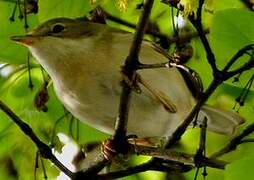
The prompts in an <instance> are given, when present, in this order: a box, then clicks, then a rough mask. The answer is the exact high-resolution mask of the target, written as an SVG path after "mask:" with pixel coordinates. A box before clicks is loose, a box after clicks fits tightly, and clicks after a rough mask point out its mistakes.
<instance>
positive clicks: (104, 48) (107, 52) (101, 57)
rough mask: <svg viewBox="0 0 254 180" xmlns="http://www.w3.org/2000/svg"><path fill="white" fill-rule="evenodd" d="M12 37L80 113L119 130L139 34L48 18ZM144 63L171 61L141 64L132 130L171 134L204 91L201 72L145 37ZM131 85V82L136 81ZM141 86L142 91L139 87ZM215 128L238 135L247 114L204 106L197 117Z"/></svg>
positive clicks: (103, 127)
mask: <svg viewBox="0 0 254 180" xmlns="http://www.w3.org/2000/svg"><path fill="white" fill-rule="evenodd" d="M11 40H13V41H15V42H17V43H18V44H21V45H23V46H26V47H27V48H28V49H29V50H30V52H31V53H32V55H33V56H34V57H35V59H36V60H37V61H38V63H39V64H41V66H42V67H43V68H44V69H45V70H46V71H47V73H48V74H49V76H50V77H51V79H52V82H53V86H54V90H55V93H56V95H57V97H58V99H59V100H60V102H61V103H62V104H63V105H64V106H65V108H66V109H67V110H68V111H70V112H71V113H72V114H73V115H74V116H75V117H76V118H78V119H79V120H81V121H82V122H84V123H86V124H88V125H89V126H92V127H94V128H96V129H98V130H100V131H102V132H105V133H107V134H113V133H114V127H115V120H116V117H117V114H118V106H119V99H120V94H121V82H122V81H123V80H124V81H125V82H130V84H131V82H132V81H131V80H128V78H126V76H124V75H123V73H122V70H121V67H122V66H123V64H124V60H125V59H126V57H127V55H128V53H129V48H130V46H131V43H132V40H133V34H132V33H130V32H125V31H123V30H119V29H116V28H113V27H109V26H108V25H105V24H99V23H95V22H91V21H87V20H86V21H85V20H83V19H81V18H76V19H71V18H65V17H60V18H55V19H51V20H48V21H46V22H44V23H42V24H41V25H39V26H38V27H37V28H35V29H34V30H32V31H31V32H29V33H28V34H26V35H20V36H12V37H11ZM139 60H140V62H141V63H142V64H155V63H163V62H171V65H170V64H169V65H168V66H167V67H165V68H150V69H139V70H138V71H137V75H136V78H135V79H136V80H135V83H132V84H136V85H134V86H135V87H136V88H133V87H131V88H133V89H134V92H133V93H132V97H131V101H130V109H129V120H128V125H127V133H128V134H134V135H137V136H138V137H167V136H171V135H172V133H173V132H174V131H175V130H176V129H177V127H178V126H179V125H180V124H181V123H182V122H183V121H184V120H185V118H186V117H187V116H188V115H189V114H190V112H191V111H192V109H193V108H194V106H195V105H196V103H197V101H198V94H199V93H200V92H201V91H202V90H201V87H202V82H201V80H200V77H199V76H198V74H197V73H195V71H193V70H191V69H190V68H187V67H186V66H184V65H179V64H177V63H175V62H174V61H172V59H171V58H170V56H169V55H168V54H167V53H166V52H165V51H164V50H162V49H161V48H159V47H157V46H156V45H154V44H153V43H151V42H149V41H145V40H143V42H142V45H141V50H140V53H139ZM130 86H131V85H130ZM135 89H136V90H135ZM204 117H206V118H207V128H208V130H211V131H213V132H215V133H219V134H225V135H232V134H234V132H235V130H236V129H237V127H238V126H240V125H241V124H242V123H243V122H244V119H243V118H242V117H241V116H239V115H238V114H236V113H233V112H230V111H228V110H224V109H219V108H217V107H215V106H212V105H207V104H205V105H203V106H202V107H201V109H200V111H199V114H198V116H197V121H198V122H202V121H203V119H204Z"/></svg>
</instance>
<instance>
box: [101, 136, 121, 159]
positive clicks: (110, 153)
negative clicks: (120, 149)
mask: <svg viewBox="0 0 254 180" xmlns="http://www.w3.org/2000/svg"><path fill="white" fill-rule="evenodd" d="M101 151H102V154H103V155H104V157H105V159H107V160H108V161H111V160H112V159H113V158H114V156H115V155H116V154H117V151H116V150H115V149H114V144H113V140H111V139H106V140H105V141H103V142H102V147H101Z"/></svg>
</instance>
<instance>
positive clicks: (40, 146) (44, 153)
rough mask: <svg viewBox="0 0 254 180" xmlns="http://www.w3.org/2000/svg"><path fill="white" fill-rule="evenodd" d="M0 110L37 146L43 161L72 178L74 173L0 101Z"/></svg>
mask: <svg viewBox="0 0 254 180" xmlns="http://www.w3.org/2000/svg"><path fill="white" fill-rule="evenodd" d="M0 109H1V110H2V111H3V112H4V113H5V114H6V115H8V116H9V117H10V119H11V120H12V121H13V122H14V123H15V124H16V125H17V126H18V127H19V128H20V129H21V131H22V132H23V133H25V134H26V135H27V136H28V137H29V138H30V139H31V140H32V141H33V142H34V143H35V144H36V146H37V148H38V149H39V151H40V153H41V155H42V156H43V158H45V159H49V160H50V161H51V162H52V163H53V164H55V165H56V166H57V167H58V168H59V169H60V170H61V171H63V172H64V173H65V174H66V175H67V176H69V177H74V173H73V172H71V171H70V170H69V169H67V168H66V167H65V166H64V165H63V164H62V163H61V162H60V161H59V160H58V159H57V158H56V157H55V156H54V154H53V153H52V151H51V149H50V147H49V146H48V145H47V144H45V143H43V142H42V141H41V140H40V139H39V138H38V137H37V136H36V134H35V133H34V132H33V130H32V128H31V127H30V126H29V125H28V124H27V123H25V122H24V121H23V120H22V119H21V118H19V117H18V116H17V115H16V114H15V113H14V112H13V111H12V110H11V109H10V108H9V107H8V106H6V105H5V104H4V103H3V102H2V101H0Z"/></svg>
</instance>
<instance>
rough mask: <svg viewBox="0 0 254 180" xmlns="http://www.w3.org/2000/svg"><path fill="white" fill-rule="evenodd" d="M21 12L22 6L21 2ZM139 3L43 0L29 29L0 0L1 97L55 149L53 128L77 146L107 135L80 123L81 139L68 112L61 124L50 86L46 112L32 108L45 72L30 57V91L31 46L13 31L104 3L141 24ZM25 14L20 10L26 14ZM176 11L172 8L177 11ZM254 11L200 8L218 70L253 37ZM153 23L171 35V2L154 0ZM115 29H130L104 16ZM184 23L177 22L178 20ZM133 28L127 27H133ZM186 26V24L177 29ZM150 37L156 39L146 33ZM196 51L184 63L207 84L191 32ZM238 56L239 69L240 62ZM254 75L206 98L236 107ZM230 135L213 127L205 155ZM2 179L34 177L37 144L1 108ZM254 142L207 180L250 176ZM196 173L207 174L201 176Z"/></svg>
mask: <svg viewBox="0 0 254 180" xmlns="http://www.w3.org/2000/svg"><path fill="white" fill-rule="evenodd" d="M20 2H21V7H20V8H21V11H23V10H22V9H24V8H23V4H22V2H23V1H21V0H20ZM139 3H141V1H137V0H129V1H128V0H112V1H110V0H100V1H99V0H98V1H95V0H94V1H88V0H87V1H84V0H72V1H69V0H61V1H56V0H55V1H52V0H40V1H39V2H38V7H39V10H38V13H36V14H33V13H31V14H29V15H28V16H27V21H28V25H29V28H28V29H27V30H26V29H25V28H24V18H23V19H19V15H20V13H19V11H18V6H17V7H16V13H15V15H14V17H15V21H13V22H11V21H10V20H9V18H10V17H11V16H12V14H13V10H14V8H15V6H16V5H15V4H16V1H15V0H1V1H0V99H1V100H2V101H4V102H5V103H6V104H7V105H8V106H9V107H11V108H12V109H13V110H14V111H15V112H16V113H17V114H18V115H19V116H20V117H21V118H22V119H23V120H25V121H26V122H27V123H28V124H29V125H30V126H31V127H32V128H33V130H34V131H35V132H36V134H37V135H38V136H39V137H40V138H41V139H42V140H43V141H44V142H45V143H48V144H50V143H54V145H55V147H56V149H58V150H61V147H62V146H63V144H61V143H60V142H59V140H58V139H57V138H54V142H52V134H53V131H54V130H55V131H56V133H57V132H62V133H64V134H66V135H68V136H69V137H72V138H73V139H74V140H75V139H76V142H77V144H85V143H87V142H93V141H97V140H103V139H105V138H106V137H108V135H105V134H103V133H102V132H99V131H97V130H95V129H93V128H91V127H88V126H86V125H85V124H82V123H79V138H78V140H77V136H76V135H75V134H76V129H75V128H76V126H75V125H73V128H72V129H71V128H70V124H71V122H73V124H75V123H77V122H75V121H73V120H71V118H70V117H69V116H68V117H65V118H63V119H62V120H60V121H59V122H58V123H57V126H56V128H54V127H55V125H56V122H57V121H58V120H59V118H60V117H62V116H63V115H64V114H65V111H64V108H63V106H62V105H61V104H60V102H59V101H58V100H57V98H56V96H55V94H54V91H53V87H52V85H49V88H48V93H49V101H48V102H47V109H48V110H47V112H42V111H38V110H37V109H36V108H35V106H34V98H35V96H36V94H37V93H38V91H39V90H40V89H41V87H42V85H43V75H42V71H41V68H40V66H39V65H38V64H37V63H36V61H35V60H34V59H33V58H32V57H31V58H30V61H31V62H30V65H31V80H32V83H33V89H30V88H29V76H28V66H27V56H28V51H27V49H26V48H23V47H21V46H19V45H17V44H15V43H13V42H11V41H10V40H9V37H10V36H13V35H22V34H25V33H26V31H30V30H32V29H33V28H34V27H36V26H37V25H38V24H40V23H42V22H44V21H46V20H48V19H51V18H56V17H73V18H75V17H81V16H84V15H87V14H88V12H89V11H91V10H92V9H93V8H95V7H96V6H97V5H100V6H102V7H103V8H104V9H105V10H106V11H107V12H109V13H111V14H112V15H114V16H115V17H118V18H121V19H124V20H125V21H128V22H131V23H134V24H135V23H136V22H137V20H138V17H139V15H140V12H141V11H140V10H138V9H137V8H136V6H137V4H139ZM21 14H22V12H21ZM176 14H177V12H176V11H174V16H175V15H176ZM253 20H254V14H253V12H252V11H250V10H249V9H248V8H247V7H245V5H244V4H243V3H242V2H241V1H240V0H238V1H237V0H236V1H231V0H224V1H214V2H213V3H212V4H210V5H209V6H206V7H205V10H204V11H203V24H204V27H205V28H208V29H209V31H210V33H209V34H208V38H209V42H210V44H211V47H212V49H213V50H214V53H215V56H216V58H217V62H216V63H217V64H218V66H219V67H220V68H221V67H223V65H225V64H226V63H227V61H228V60H229V59H230V57H232V56H233V55H234V54H235V53H236V52H237V51H238V50H239V49H240V48H241V47H243V46H244V45H247V44H251V43H253V42H254V21H253ZM150 21H151V22H152V23H154V24H156V25H157V26H158V28H159V31H160V32H161V33H162V34H165V35H167V36H169V37H170V36H172V35H173V34H174V30H173V28H172V27H173V26H172V12H171V8H170V7H169V6H167V5H165V4H163V3H161V2H160V1H158V0H156V1H155V4H154V7H153V10H152V14H151V17H150ZM107 23H108V24H109V25H111V26H114V27H116V28H121V29H126V30H127V29H128V28H126V27H125V26H123V25H121V24H117V23H114V22H110V21H108V22H107ZM179 26H180V25H179ZM184 28H188V29H190V31H192V32H193V31H194V28H193V27H192V26H191V25H190V24H189V23H188V21H187V22H186V25H185V27H184ZM128 30H130V29H128ZM180 30H181V29H180ZM148 38H149V39H150V40H151V39H152V40H154V38H151V37H148ZM190 45H191V46H192V48H193V50H194V54H193V56H192V58H191V59H190V60H189V61H188V62H187V66H190V67H192V68H193V69H195V70H196V71H197V72H198V73H199V74H200V76H201V78H202V81H203V84H204V87H207V86H208V85H209V83H210V82H211V78H212V76H211V69H210V67H209V65H208V64H207V61H206V57H205V53H204V49H203V47H202V44H201V43H200V41H199V39H198V38H193V39H192V40H191V42H190ZM174 47H175V46H174V44H172V45H171V46H170V48H169V52H172V51H173V50H174ZM242 63H244V60H243V62H239V63H238V64H236V65H235V67H237V66H240V65H241V64H242ZM252 74H253V70H251V71H248V72H246V73H244V74H243V75H242V76H241V77H240V81H239V82H238V83H232V79H230V80H229V81H228V82H225V83H224V84H223V85H221V86H220V87H219V88H218V89H217V90H216V92H215V93H214V94H213V95H212V97H211V98H210V99H209V103H210V104H214V105H216V106H218V107H222V108H226V109H229V110H232V108H233V106H234V104H235V98H236V97H238V96H239V94H240V93H241V91H242V89H243V87H244V86H245V84H246V83H247V81H248V80H249V78H250V77H251V75H252ZM253 88H254V87H252V88H251V90H250V93H249V94H248V97H247V99H246V102H245V106H244V107H242V108H241V109H240V114H241V115H242V116H244V117H245V119H246V123H245V124H244V125H243V126H242V127H240V128H239V131H238V132H240V131H241V130H242V129H243V128H244V127H246V126H247V125H248V124H250V123H252V122H253V121H254V119H253V111H254V109H253V105H254V101H253V97H254V92H253ZM229 139H230V137H226V136H221V135H216V134H214V133H210V132H208V137H207V147H206V149H207V154H208V155H209V154H211V153H213V152H215V151H216V150H218V149H219V148H220V147H222V146H223V145H225V143H226V142H227V141H228V140H229ZM198 141H199V130H198V129H192V128H190V129H189V130H188V131H187V132H186V133H185V134H184V136H183V138H182V140H181V142H180V146H179V147H178V150H179V151H184V152H188V153H195V151H196V149H197V147H198ZM0 143H1V146H0V162H1V163H0V179H20V180H27V179H33V178H34V166H35V156H36V151H37V149H36V147H35V145H34V144H33V143H32V142H31V141H30V140H29V139H28V138H27V137H26V136H25V135H24V134H23V133H22V132H21V131H20V130H19V129H18V128H17V126H16V125H15V124H13V123H12V121H11V120H10V119H9V118H8V117H7V116H6V115H5V114H4V113H3V112H1V111H0ZM253 150H254V144H253V143H245V144H242V145H241V146H239V147H238V148H237V150H235V151H234V152H232V153H229V154H227V155H225V156H223V157H222V159H224V160H227V161H229V162H232V163H231V164H230V165H228V166H227V167H226V170H224V171H222V170H216V169H211V168H208V176H207V179H208V180H214V179H227V180H240V179H252V178H253V177H252V172H253V171H254V166H253V160H254V151H253ZM144 160H147V157H137V158H134V159H132V161H131V164H138V163H141V162H142V161H144ZM44 163H45V168H46V173H47V176H48V179H55V178H56V177H57V176H58V174H59V172H58V170H57V169H56V168H55V167H54V166H53V165H52V164H51V163H50V162H48V161H46V160H44ZM194 173H195V170H192V171H190V172H188V173H185V174H183V175H178V176H174V177H171V179H181V180H184V179H186V180H189V179H193V178H194ZM37 178H38V179H43V172H42V166H41V165H40V167H39V170H38V173H37ZM123 179H129V180H131V179H151V180H152V179H166V175H165V174H164V173H158V172H145V173H140V174H137V175H134V176H130V177H125V178H123ZM198 179H203V177H202V176H201V174H200V175H199V177H198Z"/></svg>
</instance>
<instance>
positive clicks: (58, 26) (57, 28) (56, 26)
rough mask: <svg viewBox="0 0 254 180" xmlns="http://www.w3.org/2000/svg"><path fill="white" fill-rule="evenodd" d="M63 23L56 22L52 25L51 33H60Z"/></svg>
mask: <svg viewBox="0 0 254 180" xmlns="http://www.w3.org/2000/svg"><path fill="white" fill-rule="evenodd" d="M64 28H65V27H64V25H62V24H56V25H54V26H53V27H52V32H53V33H60V32H62V31H63V30H64Z"/></svg>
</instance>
